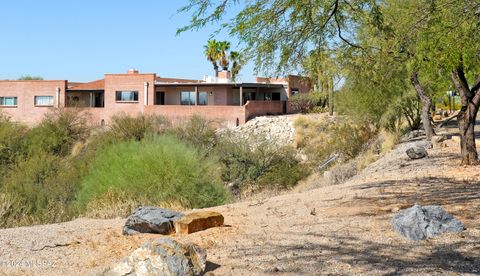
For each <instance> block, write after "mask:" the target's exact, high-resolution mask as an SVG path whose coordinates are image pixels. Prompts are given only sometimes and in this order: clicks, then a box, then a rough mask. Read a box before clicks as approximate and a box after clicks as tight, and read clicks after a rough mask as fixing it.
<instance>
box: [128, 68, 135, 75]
mask: <svg viewBox="0 0 480 276" xmlns="http://www.w3.org/2000/svg"><path fill="white" fill-rule="evenodd" d="M127 74H129V75H135V74H138V70H137V69H130V70H128V71H127Z"/></svg>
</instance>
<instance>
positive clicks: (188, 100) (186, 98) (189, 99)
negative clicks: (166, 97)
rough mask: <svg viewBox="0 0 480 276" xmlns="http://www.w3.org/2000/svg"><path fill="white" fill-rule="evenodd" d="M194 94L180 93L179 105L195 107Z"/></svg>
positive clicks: (188, 92)
mask: <svg viewBox="0 0 480 276" xmlns="http://www.w3.org/2000/svg"><path fill="white" fill-rule="evenodd" d="M195 102H196V101H195V92H190V91H182V92H181V94H180V103H181V104H182V105H195Z"/></svg>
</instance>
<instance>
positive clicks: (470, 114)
mask: <svg viewBox="0 0 480 276" xmlns="http://www.w3.org/2000/svg"><path fill="white" fill-rule="evenodd" d="M452 82H453V84H454V86H455V89H456V90H457V92H458V93H459V95H460V98H461V102H462V108H461V110H460V112H459V114H458V129H459V134H460V146H461V156H462V165H478V164H479V161H478V153H477V147H476V145H475V119H476V117H477V113H478V108H479V106H480V81H479V82H478V83H477V84H476V85H475V86H474V87H473V88H472V89H470V87H469V85H468V82H467V79H466V77H465V74H464V72H463V67H462V66H459V67H458V68H457V69H456V70H454V71H453V72H452Z"/></svg>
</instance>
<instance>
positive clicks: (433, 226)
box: [392, 205, 465, 241]
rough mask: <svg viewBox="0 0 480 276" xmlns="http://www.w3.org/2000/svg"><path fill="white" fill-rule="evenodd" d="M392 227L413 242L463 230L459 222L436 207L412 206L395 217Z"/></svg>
mask: <svg viewBox="0 0 480 276" xmlns="http://www.w3.org/2000/svg"><path fill="white" fill-rule="evenodd" d="M392 225H393V229H394V230H395V231H396V232H398V233H399V234H401V235H402V236H404V237H406V238H409V239H411V240H414V241H419V240H424V239H426V238H430V237H434V236H437V235H440V234H442V233H446V232H461V231H463V230H464V229H465V227H464V226H463V223H462V222H461V221H459V220H457V219H455V218H454V217H453V216H452V215H451V214H449V213H447V212H446V211H445V210H444V209H443V208H442V207H440V206H436V205H430V206H420V205H414V206H413V207H410V208H408V209H405V210H402V211H400V212H399V213H398V214H397V215H395V217H394V218H393V220H392Z"/></svg>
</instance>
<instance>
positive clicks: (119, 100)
mask: <svg viewBox="0 0 480 276" xmlns="http://www.w3.org/2000/svg"><path fill="white" fill-rule="evenodd" d="M122 93H133V100H122ZM138 100H139V94H138V90H117V91H115V102H117V103H138Z"/></svg>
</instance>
